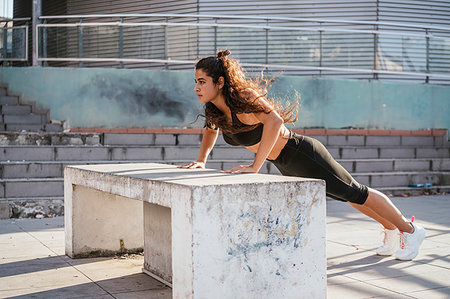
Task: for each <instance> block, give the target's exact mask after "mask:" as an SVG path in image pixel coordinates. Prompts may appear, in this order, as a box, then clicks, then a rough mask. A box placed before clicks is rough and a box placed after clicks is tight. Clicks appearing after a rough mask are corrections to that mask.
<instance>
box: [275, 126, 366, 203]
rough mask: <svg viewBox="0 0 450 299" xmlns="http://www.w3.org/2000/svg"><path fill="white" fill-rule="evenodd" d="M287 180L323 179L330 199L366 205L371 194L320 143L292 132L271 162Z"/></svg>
mask: <svg viewBox="0 0 450 299" xmlns="http://www.w3.org/2000/svg"><path fill="white" fill-rule="evenodd" d="M270 161H271V162H272V163H273V164H274V165H275V166H276V167H277V168H278V170H279V171H280V172H281V173H282V174H283V175H287V176H297V177H307V178H314V179H322V180H325V182H326V192H327V196H329V197H331V198H333V199H337V200H341V201H349V202H352V203H356V204H364V202H365V201H366V199H367V197H368V195H369V191H368V188H367V186H365V185H362V184H359V183H358V182H356V181H355V179H354V178H353V177H352V176H351V175H350V173H348V171H347V170H345V168H344V167H342V166H341V165H340V164H339V163H337V162H336V160H334V159H333V157H332V156H331V154H330V153H329V152H328V150H327V149H326V148H325V146H324V145H323V144H322V143H320V141H318V140H317V139H314V138H311V137H307V136H303V135H298V134H295V133H293V132H291V137H290V138H289V140H288V142H287V143H286V145H285V147H284V148H283V149H282V150H281V153H280V155H279V156H278V158H277V159H276V160H270Z"/></svg>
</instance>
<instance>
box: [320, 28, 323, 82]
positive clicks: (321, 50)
mask: <svg viewBox="0 0 450 299" xmlns="http://www.w3.org/2000/svg"><path fill="white" fill-rule="evenodd" d="M322 32H323V30H322V23H321V22H319V67H320V69H319V77H321V76H322V69H321V67H322V56H323V41H322Z"/></svg>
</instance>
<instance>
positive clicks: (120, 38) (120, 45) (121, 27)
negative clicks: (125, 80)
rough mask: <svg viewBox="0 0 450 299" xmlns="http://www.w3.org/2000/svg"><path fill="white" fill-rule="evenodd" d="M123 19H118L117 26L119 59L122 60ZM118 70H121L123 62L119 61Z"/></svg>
mask: <svg viewBox="0 0 450 299" xmlns="http://www.w3.org/2000/svg"><path fill="white" fill-rule="evenodd" d="M122 24H123V18H120V25H119V58H120V59H122V58H123V26H122ZM120 68H121V69H123V61H120Z"/></svg>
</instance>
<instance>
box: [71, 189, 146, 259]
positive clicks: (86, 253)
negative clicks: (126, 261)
mask: <svg viewBox="0 0 450 299" xmlns="http://www.w3.org/2000/svg"><path fill="white" fill-rule="evenodd" d="M69 194H70V195H69ZM68 196H70V200H69V197H68ZM64 197H65V199H64V201H65V206H66V208H65V215H64V216H65V221H68V223H67V224H66V226H69V227H70V229H69V230H68V229H66V234H68V235H66V254H67V255H69V256H70V257H93V256H108V255H112V254H113V253H120V252H125V251H127V250H130V251H137V250H142V248H143V247H144V235H143V234H144V226H143V216H144V213H143V202H142V201H137V200H129V198H125V197H122V196H118V195H114V194H110V193H106V192H100V191H98V190H95V189H92V188H86V187H84V186H80V185H67V183H66V185H65V195H64ZM70 202H71V203H72V204H71V205H68V203H70ZM113 219H114V221H111V220H113Z"/></svg>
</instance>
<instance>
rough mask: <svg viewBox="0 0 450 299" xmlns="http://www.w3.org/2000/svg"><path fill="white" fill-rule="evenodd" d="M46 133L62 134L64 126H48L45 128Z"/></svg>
mask: <svg viewBox="0 0 450 299" xmlns="http://www.w3.org/2000/svg"><path fill="white" fill-rule="evenodd" d="M44 130H45V131H46V132H61V131H62V130H63V125H62V124H46V125H45V127H44Z"/></svg>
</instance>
